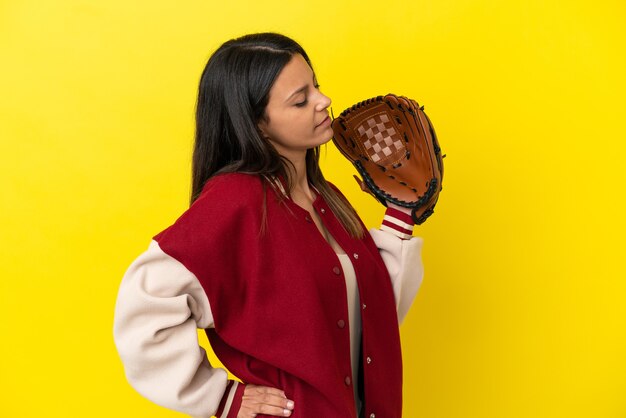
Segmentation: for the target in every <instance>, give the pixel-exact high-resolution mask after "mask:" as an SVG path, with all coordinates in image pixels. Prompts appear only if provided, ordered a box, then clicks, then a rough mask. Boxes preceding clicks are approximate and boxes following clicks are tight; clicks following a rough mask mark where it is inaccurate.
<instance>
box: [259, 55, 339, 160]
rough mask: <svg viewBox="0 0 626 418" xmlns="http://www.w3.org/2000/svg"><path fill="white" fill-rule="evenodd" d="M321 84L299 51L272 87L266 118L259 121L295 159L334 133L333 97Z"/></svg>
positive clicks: (272, 139)
mask: <svg viewBox="0 0 626 418" xmlns="http://www.w3.org/2000/svg"><path fill="white" fill-rule="evenodd" d="M318 87H319V86H318V85H317V80H315V75H314V74H313V71H312V70H311V67H309V64H307V62H306V61H305V60H304V58H303V57H302V55H300V54H296V55H294V56H293V58H291V61H289V62H288V63H287V65H285V67H284V68H283V69H282V71H281V72H280V73H279V74H278V77H277V78H276V81H275V82H274V85H273V86H272V88H271V89H270V94H269V101H268V104H267V107H266V108H265V120H262V121H261V122H259V129H261V132H262V133H263V134H264V135H265V136H266V137H267V138H268V139H269V141H270V142H271V143H272V144H273V145H274V147H276V150H277V151H278V152H279V153H280V154H281V155H282V156H284V157H287V158H289V159H290V160H291V161H295V159H297V158H298V156H299V155H301V154H303V153H306V150H308V149H310V148H314V147H316V146H318V145H322V144H325V143H326V142H328V141H329V140H330V139H331V138H332V136H333V130H332V128H331V127H330V122H331V121H330V116H329V115H328V110H327V109H328V106H330V99H329V98H328V97H327V96H325V95H323V94H322V92H321V91H320V90H319V88H318Z"/></svg>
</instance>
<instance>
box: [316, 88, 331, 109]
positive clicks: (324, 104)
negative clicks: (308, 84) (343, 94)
mask: <svg viewBox="0 0 626 418" xmlns="http://www.w3.org/2000/svg"><path fill="white" fill-rule="evenodd" d="M319 95H320V97H319V100H318V102H317V106H316V110H318V111H320V110H324V109H327V108H328V106H330V104H331V103H332V100H330V97H328V96H326V95H325V94H324V93H322V92H321V91H319Z"/></svg>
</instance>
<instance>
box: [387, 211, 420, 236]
mask: <svg viewBox="0 0 626 418" xmlns="http://www.w3.org/2000/svg"><path fill="white" fill-rule="evenodd" d="M414 225H415V224H414V223H413V218H412V217H411V215H409V214H407V213H404V212H401V211H399V210H398V209H394V208H387V211H386V212H385V217H384V218H383V224H382V226H381V227H380V229H381V230H382V231H388V232H391V233H392V234H394V235H396V236H397V237H399V238H402V239H411V237H412V236H413V226H414Z"/></svg>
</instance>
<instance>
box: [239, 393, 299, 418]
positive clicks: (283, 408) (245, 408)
mask: <svg viewBox="0 0 626 418" xmlns="http://www.w3.org/2000/svg"><path fill="white" fill-rule="evenodd" d="M293 409H294V402H293V401H292V400H290V399H287V397H286V396H285V392H283V391H282V390H280V389H276V388H271V387H268V386H256V385H246V388H245V389H244V393H243V397H242V401H241V408H240V410H239V414H238V415H237V416H238V418H244V417H255V416H256V415H257V414H264V415H272V416H277V417H288V416H290V415H291V412H292V411H293Z"/></svg>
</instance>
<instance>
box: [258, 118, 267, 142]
mask: <svg viewBox="0 0 626 418" xmlns="http://www.w3.org/2000/svg"><path fill="white" fill-rule="evenodd" d="M256 129H257V131H258V132H259V135H261V138H263V139H270V136H269V135H268V132H267V122H266V121H265V119H261V120H260V121H259V123H257V125H256Z"/></svg>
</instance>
